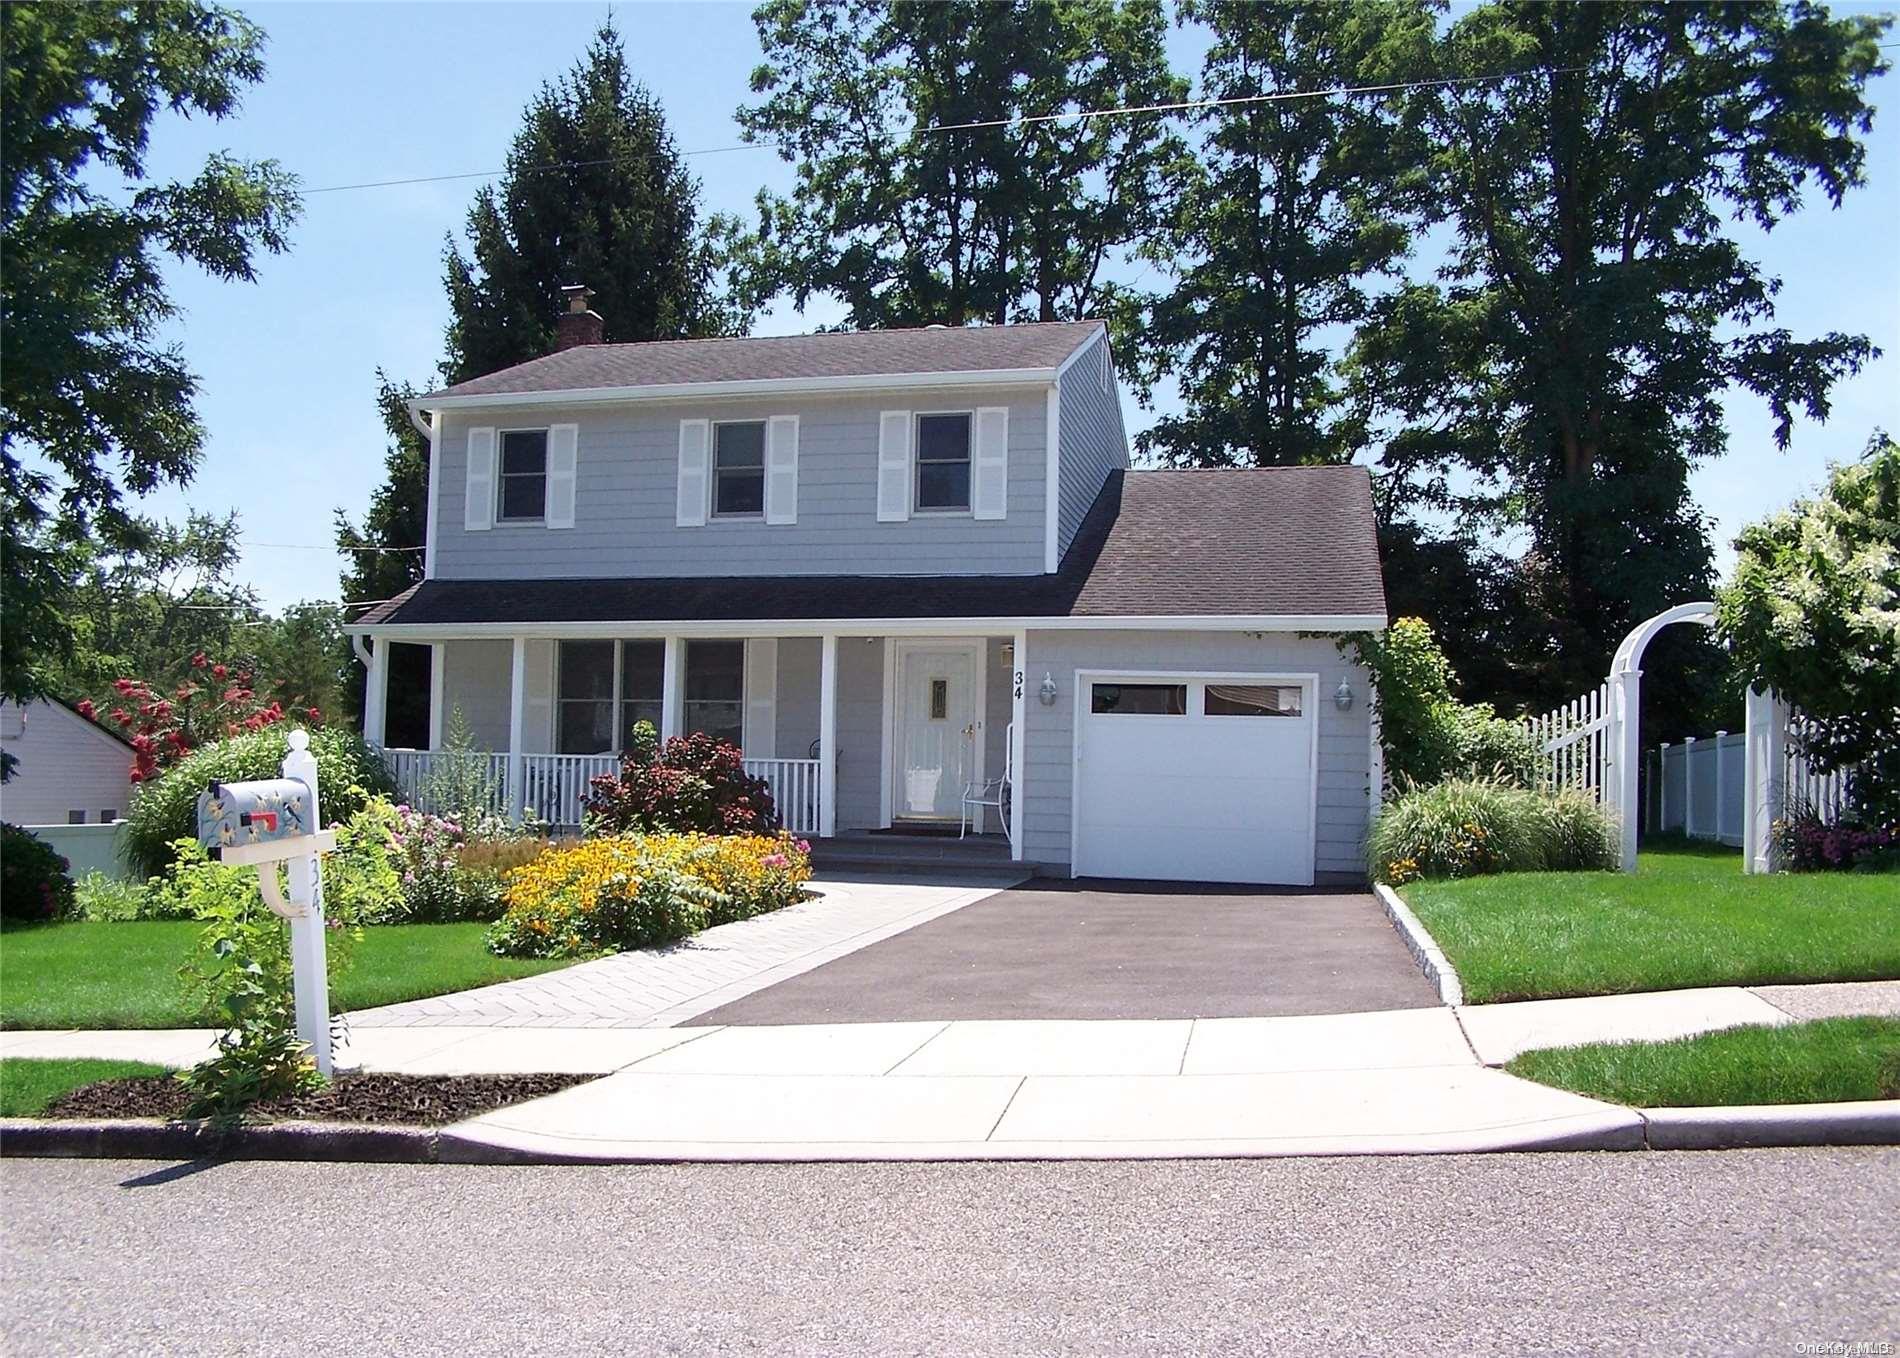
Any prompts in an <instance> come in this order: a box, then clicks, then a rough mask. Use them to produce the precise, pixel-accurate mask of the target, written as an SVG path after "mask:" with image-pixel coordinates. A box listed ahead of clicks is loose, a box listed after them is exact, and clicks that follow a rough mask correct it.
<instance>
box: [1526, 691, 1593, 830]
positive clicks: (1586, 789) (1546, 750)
mask: <svg viewBox="0 0 1900 1358" xmlns="http://www.w3.org/2000/svg"><path fill="white" fill-rule="evenodd" d="M1525 725H1526V727H1527V728H1528V729H1529V731H1530V735H1531V740H1532V742H1533V743H1534V744H1535V745H1536V746H1537V751H1538V754H1539V756H1540V757H1541V758H1542V760H1543V761H1544V767H1543V775H1544V782H1545V785H1546V786H1547V787H1549V788H1550V789H1551V790H1552V791H1556V792H1581V793H1583V794H1585V795H1586V796H1590V797H1593V798H1595V799H1596V800H1597V801H1599V802H1601V801H1602V800H1603V784H1604V779H1605V778H1606V777H1607V776H1608V770H1609V768H1610V764H1611V751H1610V686H1609V684H1608V683H1603V684H1600V685H1598V686H1597V687H1596V688H1594V689H1592V690H1591V691H1590V692H1588V693H1586V694H1584V695H1583V696H1581V697H1579V698H1575V699H1572V700H1571V701H1570V702H1567V703H1565V704H1564V705H1563V706H1562V707H1557V708H1552V709H1551V710H1550V711H1549V712H1546V713H1544V715H1543V716H1541V717H1532V718H1531V719H1530V720H1529V721H1527V722H1526V723H1525Z"/></svg>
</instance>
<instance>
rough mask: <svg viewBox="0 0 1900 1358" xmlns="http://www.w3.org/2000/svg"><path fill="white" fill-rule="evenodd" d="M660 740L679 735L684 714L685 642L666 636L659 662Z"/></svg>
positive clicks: (672, 636) (676, 637) (677, 637)
mask: <svg viewBox="0 0 1900 1358" xmlns="http://www.w3.org/2000/svg"><path fill="white" fill-rule="evenodd" d="M660 666H661V669H660V739H661V740H671V739H672V738H673V737H674V736H677V735H679V734H681V730H680V728H681V726H682V725H683V724H684V718H685V714H686V642H685V640H684V639H683V638H681V637H679V636H677V635H672V634H668V635H667V637H666V651H665V653H664V655H663V656H662V657H661V660H660Z"/></svg>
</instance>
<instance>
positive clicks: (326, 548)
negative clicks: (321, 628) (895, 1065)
mask: <svg viewBox="0 0 1900 1358" xmlns="http://www.w3.org/2000/svg"><path fill="white" fill-rule="evenodd" d="M238 545H239V546H240V547H268V548H270V549H271V550H272V551H274V552H422V551H427V550H428V549H427V548H426V547H339V546H336V545H335V544H333V543H328V542H250V541H241V542H239V543H238Z"/></svg>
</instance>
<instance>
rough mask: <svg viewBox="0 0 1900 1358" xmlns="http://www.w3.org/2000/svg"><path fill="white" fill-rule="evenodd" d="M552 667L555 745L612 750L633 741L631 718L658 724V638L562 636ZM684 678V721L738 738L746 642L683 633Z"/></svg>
mask: <svg viewBox="0 0 1900 1358" xmlns="http://www.w3.org/2000/svg"><path fill="white" fill-rule="evenodd" d="M616 666H618V670H619V672H618V675H616V673H615V667H616ZM556 669H557V670H558V678H557V680H556V685H557V687H556V699H555V709H556V710H555V738H556V745H555V748H556V749H557V750H558V751H559V752H560V753H561V754H606V753H609V752H618V751H620V750H624V749H625V748H626V747H627V745H628V744H629V743H630V742H631V740H632V738H633V728H634V725H635V724H636V723H638V722H643V721H644V722H651V723H652V724H653V726H654V727H655V729H658V728H659V726H660V723H661V714H662V699H663V696H664V691H665V686H666V643H665V642H664V641H658V640H653V641H563V642H561V644H560V654H559V658H558V662H557V665H556ZM685 680H686V691H685V699H686V701H685V704H684V706H683V709H682V716H683V718H684V721H685V729H686V730H687V731H704V732H705V733H706V734H707V735H709V736H714V737H716V738H718V739H720V740H726V741H730V742H731V743H732V744H734V745H738V744H740V743H741V740H742V738H743V735H744V730H745V642H743V641H688V642H687V643H686V674H685ZM616 700H617V702H618V707H619V712H618V717H617V720H616V713H615V706H616Z"/></svg>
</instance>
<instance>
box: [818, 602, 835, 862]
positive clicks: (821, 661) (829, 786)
mask: <svg viewBox="0 0 1900 1358" xmlns="http://www.w3.org/2000/svg"><path fill="white" fill-rule="evenodd" d="M837 833H838V637H837V634H836V633H827V634H826V635H825V637H824V639H823V640H822V642H821V643H820V644H819V647H818V835H819V838H821V839H830V838H831V837H832V836H833V835H835V834H837Z"/></svg>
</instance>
